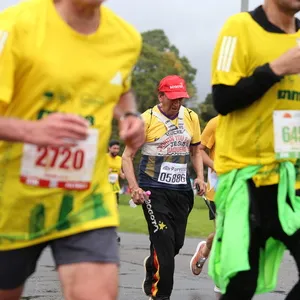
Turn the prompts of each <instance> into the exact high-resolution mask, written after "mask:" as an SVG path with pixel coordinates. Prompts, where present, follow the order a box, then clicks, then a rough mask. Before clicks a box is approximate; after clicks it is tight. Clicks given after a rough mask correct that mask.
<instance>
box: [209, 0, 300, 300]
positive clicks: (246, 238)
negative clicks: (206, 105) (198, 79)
mask: <svg viewBox="0 0 300 300" xmlns="http://www.w3.org/2000/svg"><path fill="white" fill-rule="evenodd" d="M299 10H300V1H298V0H265V1H264V5H263V6H260V7H258V8H257V9H255V10H254V11H252V12H250V13H248V12H244V13H239V14H237V15H234V16H232V17H231V18H229V20H228V21H227V22H226V24H225V25H224V27H223V29H222V31H221V34H220V36H219V39H218V42H217V45H216V48H215V53H214V56H213V69H212V84H213V100H214V105H215V108H216V110H217V111H218V112H219V113H220V114H221V115H222V116H220V118H219V120H218V128H217V131H216V145H217V147H216V154H215V161H214V168H215V170H216V171H217V173H218V175H219V176H218V188H217V192H216V195H215V203H216V207H217V215H218V217H217V219H216V222H217V223H216V236H215V239H214V242H213V247H212V251H211V257H210V263H209V274H210V275H211V276H212V277H213V279H214V281H215V283H216V284H217V286H219V287H220V289H221V291H222V293H223V294H224V295H223V296H222V297H221V299H222V300H228V299H243V300H248V299H252V298H253V296H254V294H255V293H265V292H268V291H271V290H273V289H274V288H275V286H276V280H277V274H278V268H279V264H280V262H281V259H282V255H283V252H284V250H285V248H287V249H288V250H289V251H290V252H291V254H292V255H293V257H294V259H295V262H296V264H297V267H298V269H299V268H300V243H299V239H300V231H299V228H300V211H299V210H300V207H299V201H300V198H299V197H296V195H295V181H296V180H295V178H296V176H298V178H297V179H298V181H299V175H298V174H299V170H298V169H297V173H296V168H295V166H294V165H295V162H296V158H298V157H299V154H300V148H299V140H298V137H297V136H298V135H297V134H296V132H298V129H299V128H298V127H299V124H300V118H299V110H300V102H299V101H298V94H299V86H300V78H299V73H300V47H299V45H298V43H299V38H300V31H299V29H300V22H299V20H297V19H295V17H294V15H295V14H296V13H297V12H298V11H299ZM224 137H226V138H224ZM233 233H234V234H233ZM299 295H300V282H299V281H298V282H297V284H296V285H295V286H294V288H293V289H292V290H291V291H290V293H289V294H288V296H287V298H286V299H288V300H296V299H299Z"/></svg>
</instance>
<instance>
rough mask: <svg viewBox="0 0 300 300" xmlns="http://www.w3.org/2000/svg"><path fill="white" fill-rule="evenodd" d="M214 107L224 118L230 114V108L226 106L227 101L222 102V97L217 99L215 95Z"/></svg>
mask: <svg viewBox="0 0 300 300" xmlns="http://www.w3.org/2000/svg"><path fill="white" fill-rule="evenodd" d="M213 105H214V108H215V110H216V111H217V113H219V114H220V115H222V116H226V115H227V114H229V113H230V111H229V109H228V106H227V105H226V101H222V99H220V97H216V96H214V95H213Z"/></svg>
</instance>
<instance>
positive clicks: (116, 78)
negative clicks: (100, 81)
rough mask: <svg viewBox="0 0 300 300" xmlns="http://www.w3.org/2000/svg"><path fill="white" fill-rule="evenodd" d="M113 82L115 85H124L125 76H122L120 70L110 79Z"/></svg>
mask: <svg viewBox="0 0 300 300" xmlns="http://www.w3.org/2000/svg"><path fill="white" fill-rule="evenodd" d="M110 83H111V84H113V85H122V83H123V78H122V74H121V72H120V71H118V72H117V73H116V75H115V76H114V78H113V79H112V80H111V81H110Z"/></svg>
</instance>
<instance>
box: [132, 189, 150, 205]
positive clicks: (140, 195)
mask: <svg viewBox="0 0 300 300" xmlns="http://www.w3.org/2000/svg"><path fill="white" fill-rule="evenodd" d="M148 198H149V196H147V194H146V192H145V191H144V190H143V189H141V188H140V187H138V188H136V189H134V190H133V191H132V193H131V199H132V200H133V202H134V203H135V204H137V205H140V204H143V203H144V201H145V200H146V199H148Z"/></svg>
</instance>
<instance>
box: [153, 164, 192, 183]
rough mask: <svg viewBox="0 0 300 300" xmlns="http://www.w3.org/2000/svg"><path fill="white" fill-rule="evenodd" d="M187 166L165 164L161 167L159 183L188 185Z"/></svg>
mask: <svg viewBox="0 0 300 300" xmlns="http://www.w3.org/2000/svg"><path fill="white" fill-rule="evenodd" d="M186 174H187V164H176V163H170V162H164V163H162V165H161V168H160V173H159V176H158V181H159V182H162V183H168V184H186Z"/></svg>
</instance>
